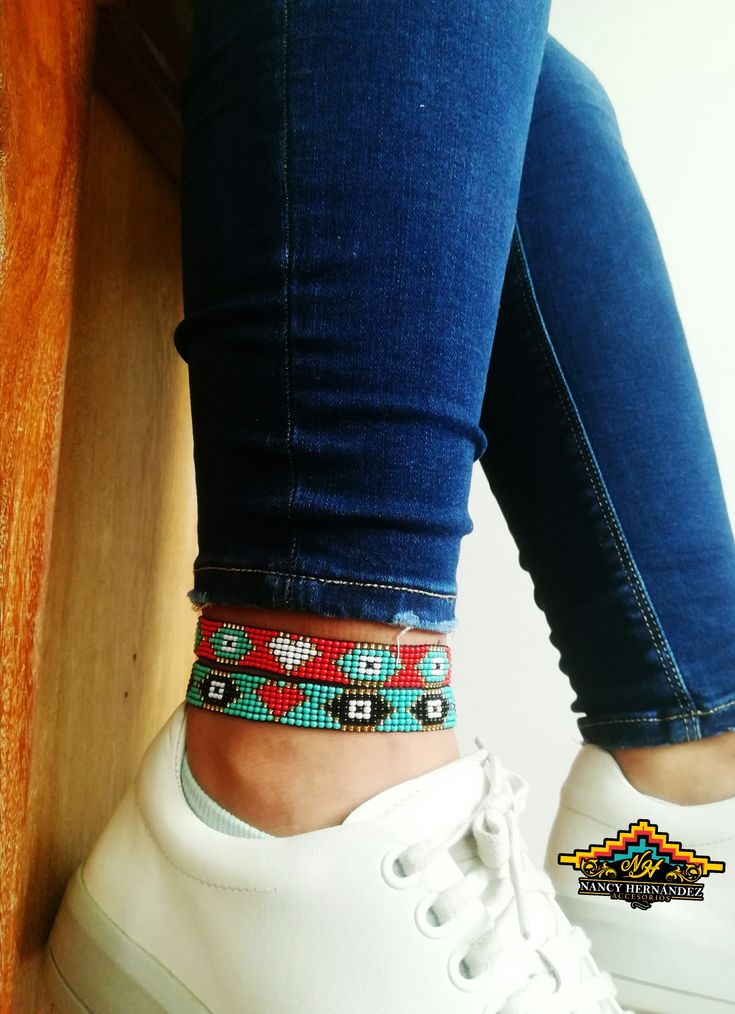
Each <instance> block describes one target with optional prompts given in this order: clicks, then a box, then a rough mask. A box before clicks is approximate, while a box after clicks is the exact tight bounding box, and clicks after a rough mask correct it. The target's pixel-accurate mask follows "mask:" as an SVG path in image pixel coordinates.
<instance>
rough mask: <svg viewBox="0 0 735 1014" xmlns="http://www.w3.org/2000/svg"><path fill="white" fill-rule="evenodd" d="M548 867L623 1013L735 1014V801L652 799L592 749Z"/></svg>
mask: <svg viewBox="0 0 735 1014" xmlns="http://www.w3.org/2000/svg"><path fill="white" fill-rule="evenodd" d="M664 791H666V790H665V789H664ZM621 832H622V833H623V837H622V838H621ZM594 846H601V847H602V848H600V849H597V850H594V848H593V847H594ZM585 852H587V853H588V854H587V855H584V853H585ZM579 853H581V854H579ZM601 853H604V854H601ZM686 853H689V855H687V854H686ZM560 856H566V857H569V858H566V859H562V860H561V861H560V859H559V857H560ZM546 868H547V870H548V872H549V874H550V875H551V878H552V880H553V882H554V886H555V888H556V891H557V896H558V898H559V902H560V904H561V906H562V908H563V909H564V911H565V912H566V914H567V915H568V916H569V918H570V919H571V920H572V921H573V922H575V923H577V924H578V925H580V926H582V927H583V928H584V930H585V931H586V933H587V934H588V935H589V937H590V939H591V940H592V946H593V949H594V953H595V956H596V958H597V959H598V961H600V963H601V964H602V966H603V967H604V968H606V969H607V970H608V971H609V972H610V973H612V975H613V978H614V979H615V981H616V983H617V985H618V990H619V994H620V997H621V1002H624V1003H626V1004H629V1005H631V1006H632V1007H634V1008H635V1009H636V1010H638V1011H640V1012H642V1011H645V1012H652V1014H726V1012H727V1014H733V1012H735V976H733V971H732V970H733V965H735V924H734V923H733V912H734V911H735V879H733V878H734V877H735V798H731V799H724V800H721V801H718V802H710V803H703V804H699V805H684V804H681V803H676V802H671V801H668V800H666V799H662V798H659V797H657V796H653V795H646V794H644V793H643V792H641V791H639V790H638V789H637V788H635V787H634V786H633V785H632V784H631V782H630V781H628V779H627V778H626V777H625V775H624V774H623V771H622V770H621V768H620V767H619V765H618V764H617V763H616V761H615V759H614V758H613V757H612V756H611V755H610V754H609V753H607V752H606V751H605V750H602V749H600V748H599V747H596V746H591V745H588V746H585V747H583V748H582V750H581V751H580V754H579V755H578V757H577V759H576V761H575V762H574V765H573V766H572V769H571V771H570V773H569V776H568V778H567V780H566V782H565V785H564V787H563V789H562V794H561V805H560V807H559V812H558V814H557V818H556V821H555V823H554V827H553V829H552V833H551V838H550V841H549V846H548V850H547V855H546Z"/></svg>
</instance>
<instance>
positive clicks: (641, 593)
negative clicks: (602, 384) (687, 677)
mask: <svg viewBox="0 0 735 1014" xmlns="http://www.w3.org/2000/svg"><path fill="white" fill-rule="evenodd" d="M513 242H514V244H515V246H516V251H517V254H518V255H519V257H520V259H521V267H522V270H521V289H522V295H523V302H524V304H525V307H526V311H527V312H528V315H529V317H530V319H531V322H532V324H534V325H536V326H535V327H534V332H535V335H536V340H537V343H538V345H539V348H540V350H541V354H542V356H543V359H544V363H545V364H546V368H547V370H548V372H549V375H550V377H551V379H552V382H553V384H554V386H555V388H556V391H557V394H558V395H559V399H560V401H561V404H562V409H563V411H564V414H565V415H566V417H567V421H568V422H569V425H570V427H571V430H572V434H573V436H574V441H575V443H576V445H577V448H578V450H579V453H580V456H581V458H582V462H583V464H584V468H585V471H586V472H587V475H588V476H589V479H590V482H591V484H592V489H593V491H594V494H595V497H596V499H597V503H598V505H599V507H600V509H601V510H602V514H603V517H604V519H605V522H606V524H607V526H608V529H609V531H610V534H611V536H612V538H613V544H614V546H615V551H616V552H617V555H618V559H619V560H620V563H621V564H622V566H623V569H624V570H625V573H626V575H627V578H628V582H629V584H630V587H631V590H632V592H633V595H634V597H635V600H636V603H637V605H638V609H639V610H640V614H641V616H642V618H643V622H644V623H645V625H646V629H647V630H648V632H649V634H650V635H651V640H652V642H653V646H654V648H655V650H656V654H657V655H658V657H659V660H660V662H661V667H662V669H663V672H664V675H665V676H666V680H667V682H668V684H669V686H670V687H671V689H672V691H673V693H674V697H675V698H676V700H677V701H678V703H679V706H680V707H681V708H682V709H683V711H682V715H681V716H680V717H681V720H682V721H683V722H684V727H685V730H686V734H687V739H691V738H692V736H691V733H690V728H689V721H688V718H687V715H689V716H690V717H692V718H693V717H694V715H696V710H695V709H694V708H693V707H691V705H692V704H693V702H692V701H691V699H690V697H689V694H688V693H687V691H686V688H685V686H684V685H683V681H682V679H681V675H680V673H679V672H678V667H677V666H676V663H675V662H674V660H673V659H672V658H671V657H670V655H671V652H670V648H668V646H667V644H666V642H665V640H664V638H663V634H662V632H660V631H659V630H656V629H655V627H659V626H660V621H658V619H657V617H655V614H654V612H653V608H652V606H651V605H650V603H648V602H647V601H646V600H647V598H648V596H647V593H646V592H645V589H644V588H643V585H642V581H641V579H640V577H639V575H638V574H637V573H636V569H635V567H634V566H633V565H632V558H630V559H628V558H629V557H630V553H629V551H628V550H627V547H626V546H625V542H624V537H623V533H622V530H621V528H620V525H619V524H618V522H617V520H616V518H615V516H614V515H613V513H612V510H611V505H610V504H609V503H608V500H609V497H608V496H607V495H606V493H605V490H604V488H603V489H600V488H599V486H600V483H599V476H598V477H597V480H596V478H595V474H594V473H596V472H597V471H598V467H597V464H596V462H595V461H594V459H593V458H591V449H590V448H589V447H588V446H587V445H588V443H589V438H588V437H587V435H586V432H585V430H584V426H583V424H582V421H581V419H579V418H575V417H574V416H573V415H572V413H571V411H570V408H569V405H568V399H567V398H565V396H564V391H563V389H562V388H561V387H560V384H559V378H558V376H557V371H558V372H559V373H561V365H560V364H559V363H553V362H552V361H551V360H550V357H549V352H548V348H547V347H546V345H547V343H548V344H551V336H550V335H549V334H548V332H547V331H546V329H545V328H544V329H543V331H542V329H541V328H540V327H539V326H538V324H539V321H540V310H539V309H538V305H537V304H536V300H535V298H534V297H533V293H532V291H531V290H530V285H529V277H528V272H527V270H526V267H525V265H526V259H525V255H524V251H523V242H522V239H521V235H520V227H519V226H518V225H516V230H515V236H514V239H513ZM532 303H533V304H534V305H536V313H534V311H533V307H532V305H531V304H532ZM542 336H543V337H545V338H546V342H544V341H542ZM555 366H556V369H555V368H554V367H555ZM562 375H563V374H562ZM568 397H569V398H570V397H571V395H568ZM590 459H591V460H590ZM649 612H650V614H651V615H650V616H649V615H648V613H649ZM667 661H668V664H667ZM669 668H673V670H674V674H675V676H676V677H677V678H676V680H672V677H671V673H670V672H669ZM687 705H690V707H689V708H688V709H687ZM631 721H635V720H634V719H632V720H631ZM603 724H604V723H603ZM695 731H696V730H695Z"/></svg>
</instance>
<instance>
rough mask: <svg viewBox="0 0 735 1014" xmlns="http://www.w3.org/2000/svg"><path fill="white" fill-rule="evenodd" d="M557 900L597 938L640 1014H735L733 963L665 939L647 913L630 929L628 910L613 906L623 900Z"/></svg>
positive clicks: (604, 964) (600, 954) (606, 964)
mask: <svg viewBox="0 0 735 1014" xmlns="http://www.w3.org/2000/svg"><path fill="white" fill-rule="evenodd" d="M557 901H558V902H559V904H560V905H561V907H562V908H563V909H564V912H565V913H566V915H567V918H568V919H569V920H570V921H571V922H573V923H576V925H578V926H581V927H582V929H583V930H584V931H585V933H586V934H587V935H588V937H589V938H590V940H591V941H592V954H593V956H594V958H595V960H596V961H597V963H598V965H599V966H600V967H601V968H602V969H603V970H604V971H606V972H609V973H610V975H611V976H612V978H613V980H614V981H615V985H616V986H617V989H618V1002H619V1003H620V1004H621V1006H623V1007H629V1008H631V1009H632V1010H634V1011H637V1014H735V990H734V989H733V977H732V964H729V965H728V967H722V966H723V965H724V964H725V963H724V962H719V963H718V964H717V965H714V964H713V960H712V954H711V953H710V952H709V951H707V950H706V948H704V947H697V946H696V945H692V944H691V943H685V942H684V941H677V940H669V939H663V938H662V937H661V936H660V935H659V934H657V933H656V932H655V931H653V929H652V927H650V926H649V927H647V926H646V923H645V921H644V920H645V918H646V913H640V929H635V928H631V920H630V919H629V918H625V917H626V916H628V915H629V913H627V911H624V910H623V909H620V910H617V909H616V908H615V907H614V906H615V905H623V902H611V901H610V900H609V899H604V900H601V901H597V900H593V899H591V898H577V897H573V898H570V897H568V896H563V895H562V896H560V895H557ZM607 906H611V907H610V909H609V910H608V908H607Z"/></svg>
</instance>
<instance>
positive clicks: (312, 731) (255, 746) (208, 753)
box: [186, 606, 459, 835]
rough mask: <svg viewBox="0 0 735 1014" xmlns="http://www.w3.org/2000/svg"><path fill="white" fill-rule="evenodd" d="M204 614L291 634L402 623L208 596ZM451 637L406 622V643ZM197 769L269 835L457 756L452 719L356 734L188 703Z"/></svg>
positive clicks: (319, 819) (347, 633)
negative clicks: (445, 725) (210, 601)
mask: <svg viewBox="0 0 735 1014" xmlns="http://www.w3.org/2000/svg"><path fill="white" fill-rule="evenodd" d="M202 612H203V615H204V616H205V617H206V618H207V619H212V620H227V621H229V622H233V623H239V624H247V625H252V626H259V627H264V628H269V629H278V630H287V631H289V632H290V633H293V634H304V635H311V636H318V637H327V638H336V639H344V640H360V641H361V642H363V643H365V642H370V643H376V644H391V643H393V644H395V643H396V640H397V636H398V634H399V632H400V628H399V627H398V626H390V625H387V624H380V623H372V622H369V621H361V620H340V619H335V618H333V617H325V616H316V615H313V614H305V613H295V612H287V611H276V610H267V609H254V608H253V609H250V608H247V609H245V608H243V609H240V608H238V607H230V606H227V607H226V606H221V607H217V606H207V607H205V608H204V609H203V611H202ZM408 644H446V635H444V634H441V633H437V632H436V631H425V630H416V629H410V630H408V631H406V633H405V634H403V635H402V636H401V645H408ZM186 749H187V754H188V758H189V764H190V766H191V770H192V773H193V775H194V777H195V779H196V781H197V782H198V783H199V785H200V786H201V787H202V789H203V790H204V791H205V792H206V793H207V794H208V795H209V796H211V798H212V799H214V800H215V801H216V802H217V803H219V805H220V806H222V807H224V808H225V809H226V810H228V811H229V812H230V813H232V814H234V815H235V816H237V817H240V818H241V819H242V820H245V821H247V822H248V823H249V824H252V825H253V826H254V827H257V828H259V829H260V830H263V831H266V832H267V833H269V834H273V835H292V834H300V833H303V832H306V831H313V830H317V829H318V828H323V827H330V826H334V825H336V824H339V823H341V822H342V821H343V820H344V819H345V817H346V816H347V815H348V814H349V813H351V812H352V810H354V809H355V807H357V806H359V805H360V804H361V803H363V802H365V801H366V800H367V799H370V798H371V797H372V796H374V795H376V794H377V793H379V792H382V791H383V790H385V789H387V788H390V787H391V786H393V785H396V784H398V783H399V782H402V781H406V780H407V779H410V778H416V777H418V776H419V775H422V774H425V773H427V772H428V771H431V770H434V769H435V768H438V767H442V766H443V765H445V764H447V763H449V762H450V761H452V760H456V759H457V758H458V757H459V748H458V745H457V740H456V737H455V735H454V731H453V730H452V729H444V730H432V731H425V732H424V731H422V732H410V733H408V732H381V733H377V734H373V735H370V734H367V735H356V734H355V733H354V732H353V733H351V732H343V731H341V730H334V729H316V728H309V729H307V728H298V727H294V726H290V725H282V724H278V723H270V722H258V721H248V720H243V719H241V718H238V717H233V716H229V715H223V714H219V713H217V712H214V711H210V710H205V709H201V708H198V707H189V708H187V721H186Z"/></svg>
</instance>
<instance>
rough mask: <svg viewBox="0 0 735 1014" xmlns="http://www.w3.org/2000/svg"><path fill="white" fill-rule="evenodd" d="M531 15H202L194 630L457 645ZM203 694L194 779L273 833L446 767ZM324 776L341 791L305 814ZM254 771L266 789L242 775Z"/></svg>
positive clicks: (193, 119) (197, 93)
mask: <svg viewBox="0 0 735 1014" xmlns="http://www.w3.org/2000/svg"><path fill="white" fill-rule="evenodd" d="M545 16H546V4H545V3H542V2H539V3H535V4H533V5H532V6H531V8H529V7H528V5H524V6H523V8H521V6H520V5H516V4H496V3H493V4H489V5H488V4H471V5H469V6H468V7H465V6H463V8H462V14H461V16H459V14H458V12H457V11H454V12H451V11H450V10H448V9H446V8H441V7H435V6H433V5H428V6H426V7H424V6H422V5H418V6H416V5H408V4H398V5H390V6H388V7H387V8H386V9H385V11H382V12H381V17H380V18H375V17H374V8H373V7H372V6H371V7H368V6H366V5H364V4H362V3H357V2H356V3H354V4H351V5H349V6H348V7H347V8H343V9H341V10H340V13H339V17H338V18H337V15H336V13H335V12H334V11H333V10H332V9H331V8H330V7H329V6H328V5H326V4H315V3H311V4H308V3H307V4H298V3H296V4H293V5H291V6H287V5H282V4H275V3H270V4H255V5H251V6H250V7H248V8H246V9H243V8H242V5H240V4H235V3H230V2H227V0H218V2H216V3H211V4H201V5H199V8H198V9H197V19H198V20H197V25H196V29H195V36H194V46H193V51H192V61H191V70H190V76H189V81H188V83H187V87H186V93H185V101H184V104H183V112H184V126H185V144H184V179H183V188H182V218H183V280H184V299H185V311H186V313H185V318H184V320H183V321H182V323H181V324H180V326H179V328H178V329H177V332H176V345H177V348H178V350H179V352H180V353H181V354H182V356H183V357H184V358H185V359H186V361H187V363H188V365H189V376H190V384H191V399H192V418H193V425H194V438H195V463H196V474H197V493H198V508H199V555H198V557H197V560H196V561H195V587H194V589H193V590H192V592H191V594H190V597H191V598H192V601H194V602H196V603H198V604H202V605H203V606H204V615H206V616H208V617H210V618H215V619H216V618H228V617H229V618H230V619H234V620H236V619H237V618H238V617H239V618H240V619H241V620H242V619H243V618H247V616H249V615H251V614H250V613H248V612H247V610H248V609H250V610H252V609H253V608H255V609H256V610H258V615H259V617H260V623H261V625H262V626H264V627H269V626H271V627H272V626H279V627H281V628H283V629H284V630H286V631H288V632H289V633H291V634H293V635H302V636H308V635H309V634H312V633H314V634H316V633H318V632H319V631H322V632H326V636H330V637H343V638H347V639H351V638H354V639H364V640H368V641H377V642H388V643H390V642H395V640H396V638H397V635H398V632H399V631H400V630H401V629H403V628H405V627H409V626H410V627H413V628H415V629H413V630H409V631H407V632H406V634H405V635H404V636H403V638H402V643H404V644H410V643H425V644H427V645H430V644H440V643H443V642H445V641H446V633H445V632H446V631H447V630H449V629H450V628H451V627H452V625H453V623H454V601H455V596H456V582H455V573H456V564H457V557H458V552H459V543H460V540H461V538H462V536H463V535H464V534H465V533H466V532H468V531H469V530H470V528H471V521H470V518H469V516H468V513H467V495H468V490H469V482H470V475H471V468H472V463H473V461H474V460H475V459H476V458H477V457H478V456H479V454H480V453H481V451H482V449H483V447H484V436H483V434H482V431H481V430H480V428H479V425H478V419H479V411H480V404H481V399H482V392H483V388H484V378H485V376H486V373H487V364H488V360H489V355H490V344H491V340H492V333H493V328H494V322H495V317H496V315H497V307H498V301H499V296H500V288H501V284H502V276H503V270H504V266H505V260H506V256H507V249H508V244H509V242H510V236H511V233H512V228H513V222H514V218H515V209H516V203H517V194H518V186H519V182H520V172H521V167H522V158H523V149H524V146H525V136H526V130H527V125H528V120H529V117H530V112H531V105H532V101H533V92H534V87H535V81H536V76H537V74H538V67H539V64H540V59H541V50H542V45H543V39H544V26H545ZM387 40H389V41H387ZM238 609H239V610H241V611H238ZM269 610H270V611H271V612H269ZM284 610H287V611H288V612H287V613H284V612H283V611H284ZM276 611H278V612H276ZM327 618H329V622H327ZM366 624H367V625H366ZM282 675H287V674H282ZM189 702H190V704H194V705H195V704H196V703H201V702H200V701H199V700H198V697H197V693H196V689H194V690H193V691H192V692H191V693H190V695H189ZM205 703H207V704H208V708H207V710H206V711H202V710H201V709H196V708H195V707H192V708H190V720H189V722H188V731H187V737H188V742H189V744H190V749H189V756H190V761H191V766H192V770H193V771H194V773H195V775H196V776H197V778H198V780H199V781H200V782H201V783H202V784H203V785H205V787H206V788H207V790H208V791H209V793H210V794H211V795H213V796H214V798H215V799H217V800H218V801H220V802H222V803H223V804H225V803H226V805H227V806H228V808H230V809H233V810H234V811H236V812H237V813H238V814H239V815H241V816H243V817H249V818H250V819H252V820H253V821H256V822H257V820H259V821H260V826H263V827H265V828H267V829H270V830H275V829H276V828H277V827H285V826H287V827H290V828H291V829H293V830H295V829H299V830H306V829H307V827H308V821H309V820H311V821H315V822H318V821H319V820H326V821H327V822H328V823H334V822H336V821H337V819H338V818H340V814H341V815H342V816H343V815H344V812H343V811H344V809H345V808H347V810H349V809H351V808H352V806H353V805H355V804H356V803H357V802H360V801H361V800H360V799H359V798H356V797H355V792H356V791H358V789H357V786H358V784H359V780H360V775H359V772H361V771H362V778H363V783H362V786H361V788H360V790H359V791H360V792H361V793H363V794H364V798H367V797H368V796H370V795H372V794H374V792H377V791H379V790H381V789H383V788H385V787H386V786H387V784H390V783H391V782H392V781H401V780H403V779H405V778H408V777H411V776H413V775H415V774H419V773H421V771H422V770H428V769H429V768H430V767H432V766H438V765H440V764H442V763H444V762H446V760H448V759H449V757H450V756H452V755H454V756H456V741H455V739H454V735H453V733H452V732H451V731H450V730H448V729H445V730H440V731H433V732H431V733H423V732H420V731H417V734H416V735H415V736H414V737H405V736H402V737H399V739H398V740H395V739H390V738H387V737H380V739H379V741H378V742H376V741H374V737H373V741H370V742H368V740H367V738H366V737H359V738H358V739H355V740H353V741H351V742H345V741H344V740H340V739H336V738H335V737H334V736H333V735H331V734H330V732H329V731H326V732H325V731H323V730H312V732H313V735H311V736H307V735H306V733H301V731H300V730H297V733H298V735H290V734H289V727H288V726H287V725H286V724H285V722H286V721H287V720H288V718H289V717H290V715H289V714H288V713H285V714H282V715H281V716H279V717H280V722H279V723H278V725H277V727H265V726H264V725H262V724H261V723H257V724H253V723H244V722H240V723H235V722H232V721H231V720H227V719H226V718H224V717H223V716H222V715H220V714H218V713H216V711H215V708H214V702H212V701H207V702H205ZM297 743H298V744H303V750H297ZM273 744H278V745H277V746H276V749H275V752H274V750H273ZM286 744H288V746H286ZM228 746H229V749H226V748H227V747H228ZM345 751H348V752H349V762H345V763H342V762H343V761H346V760H347V758H345V756H344V755H345ZM361 756H362V757H364V760H365V763H363V764H360V763H359V758H360V757H361ZM274 757H278V758H279V760H280V763H279V765H276V766H274V764H273V758H274ZM289 757H290V758H291V759H292V763H293V769H294V770H293V772H291V775H292V776H289V777H287V775H289V771H288V769H287V765H288V763H289ZM234 758H240V760H239V762H238V763H235V761H234ZM258 758H260V759H258ZM320 758H322V759H321V760H320ZM228 759H229V763H228V762H227V761H228ZM233 765H234V767H233ZM324 765H326V766H331V767H332V768H335V767H336V768H338V770H339V772H340V774H341V779H343V781H342V783H341V784H338V783H337V780H336V779H335V781H334V785H333V788H334V790H335V796H334V797H333V799H332V808H331V809H330V810H328V811H327V812H324V813H322V814H321V816H317V808H320V809H321V808H323V807H324V806H325V805H326V804H327V796H326V794H325V793H324V791H323V788H322V789H320V786H323V782H322V780H321V779H320V778H319V777H318V772H319V771H320V770H321V768H322V767H323V766H324ZM261 768H264V769H267V771H269V772H270V773H271V775H272V777H273V778H275V779H276V780H277V781H278V782H279V786H280V788H279V791H278V792H277V793H273V792H269V791H265V790H266V788H267V781H268V779H264V780H261V781H258V782H257V783H256V784H254V783H253V777H254V773H255V772H256V771H258V770H259V769H261ZM238 782H239V783H240V784H241V788H240V790H239V791H238V789H237V784H238ZM307 785H311V786H313V787H314V792H317V791H319V792H320V796H319V798H317V797H316V796H314V795H313V793H309V794H308V795H307ZM258 786H260V787H261V789H263V792H262V793H260V798H254V792H255V791H256V789H257V787H258ZM263 800H266V801H267V802H268V804H269V806H270V807H280V808H281V811H282V812H281V814H280V816H277V815H276V814H275V813H271V812H269V810H267V809H264V808H263V805H262V803H263ZM295 806H298V807H299V808H303V815H302V818H301V820H300V822H299V821H298V820H297V819H296V817H295V814H294V811H293V809H292V808H293V807H295ZM289 809H291V812H292V817H291V818H290V819H288V820H287V821H286V824H285V825H284V824H282V823H281V821H283V820H284V819H285V811H286V810H289ZM309 814H311V816H309ZM340 819H341V818H340Z"/></svg>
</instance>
